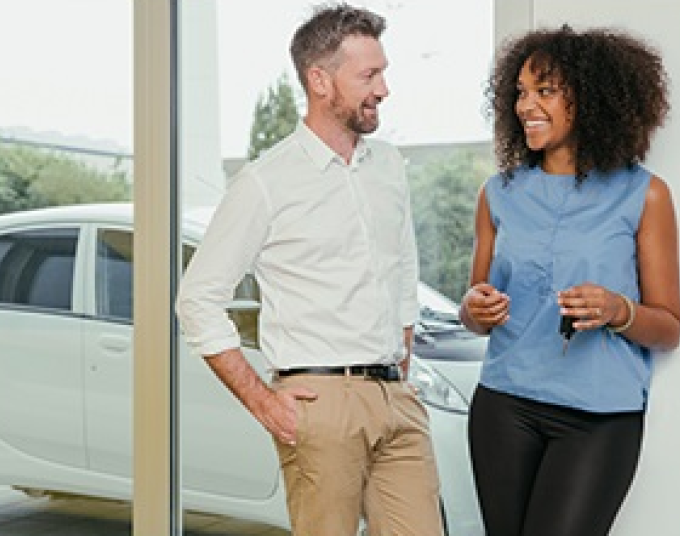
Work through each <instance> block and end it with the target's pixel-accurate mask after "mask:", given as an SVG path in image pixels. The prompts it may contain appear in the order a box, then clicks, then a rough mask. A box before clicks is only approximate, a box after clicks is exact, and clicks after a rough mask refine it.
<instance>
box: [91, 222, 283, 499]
mask: <svg viewBox="0 0 680 536" xmlns="http://www.w3.org/2000/svg"><path fill="white" fill-rule="evenodd" d="M94 241H95V245H94V247H93V248H92V253H93V256H94V259H93V262H92V263H91V264H92V267H93V269H94V277H93V278H92V281H93V283H94V289H93V291H92V297H93V301H94V310H95V314H94V318H93V320H92V322H91V323H90V326H89V327H88V328H87V329H86V331H85V332H84V335H83V338H84V341H85V343H84V345H85V352H84V353H85V355H86V356H87V357H86V359H87V365H88V366H87V381H86V407H87V411H86V422H87V444H88V449H89V455H90V460H91V464H92V468H93V469H95V470H97V471H102V472H106V473H112V474H115V475H119V476H130V475H131V473H132V359H133V353H132V352H133V340H132V336H133V332H132V310H133V293H132V268H133V236H132V232H131V231H130V230H129V229H122V228H119V229H115V228H107V227H101V228H99V229H97V231H96V233H95V236H94ZM193 249H194V248H193V246H191V245H185V246H184V248H183V256H184V265H186V264H187V262H188V260H189V258H190V256H191V254H192V252H193ZM254 284H255V282H254V279H252V277H251V276H248V279H247V282H244V283H243V284H242V285H241V286H240V287H239V289H241V290H239V293H238V294H239V296H240V297H241V296H242V298H239V299H237V300H236V301H235V303H234V308H235V309H234V310H235V311H236V312H235V313H230V314H233V315H234V316H235V317H237V321H238V323H239V324H240V325H241V326H242V327H243V337H244V344H247V345H249V346H251V347H255V346H256V342H255V341H254V339H256V338H257V331H256V330H257V328H256V325H257V313H258V312H259V302H258V301H256V300H254V299H252V297H253V296H254V295H255V293H256V290H253V285H254ZM255 288H256V287H255ZM245 289H248V290H247V294H248V298H249V299H246V297H245V293H246V290H245ZM246 309H247V310H248V311H249V312H248V314H246V313H245V312H244V311H245V310H246ZM246 317H247V320H246V319H245V318H246ZM246 352H247V353H248V354H249V357H250V358H251V359H252V360H253V363H254V366H255V367H256V368H257V369H258V370H259V371H260V372H261V373H263V374H264V366H263V363H262V358H261V356H260V355H259V351H257V350H255V349H254V348H246ZM179 354H180V355H179V360H180V361H179V367H180V374H179V386H180V426H181V431H180V434H181V449H180V453H181V463H182V479H183V488H184V489H185V490H191V491H199V492H202V493H211V494H216V495H220V496H226V497H238V498H251V499H252V498H265V497H268V496H269V495H271V493H272V492H273V490H274V488H275V486H276V483H277V479H278V463H277V460H276V453H275V450H274V447H273V445H272V443H271V440H270V439H269V437H268V436H267V434H266V433H265V432H264V430H262V428H261V426H260V425H259V424H258V423H257V422H256V421H255V420H254V419H253V418H252V417H251V416H250V414H249V413H248V412H247V411H245V410H244V409H243V408H242V407H241V404H240V403H239V402H238V401H237V400H236V399H235V398H234V397H233V396H232V395H231V394H230V393H229V392H228V391H227V389H226V388H225V387H223V386H222V385H221V384H220V383H219V381H218V380H217V379H216V377H215V376H214V375H213V374H212V372H211V371H210V369H209V368H208V367H207V366H206V364H205V363H204V362H203V359H202V358H201V357H199V356H196V355H193V354H190V352H189V350H188V348H187V347H186V345H185V344H184V343H183V341H180V351H179ZM246 455H247V456H246Z"/></svg>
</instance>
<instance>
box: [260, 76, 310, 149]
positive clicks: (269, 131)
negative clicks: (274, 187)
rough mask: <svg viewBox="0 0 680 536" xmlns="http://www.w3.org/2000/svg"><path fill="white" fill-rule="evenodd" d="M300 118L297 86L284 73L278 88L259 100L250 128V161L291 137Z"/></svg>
mask: <svg viewBox="0 0 680 536" xmlns="http://www.w3.org/2000/svg"><path fill="white" fill-rule="evenodd" d="M299 117H300V115H299V113H298V111H297V106H296V104H295V97H294V93H293V87H292V86H291V84H290V82H289V81H288V77H287V76H286V74H285V73H284V74H283V75H281V76H280V77H279V79H278V81H277V82H276V84H275V86H274V87H271V86H270V87H269V89H268V90H267V93H266V96H260V98H259V99H258V101H257V105H256V106H255V112H254V113H253V124H252V126H251V127H250V147H249V148H248V160H254V159H255V158H257V157H258V156H259V155H260V153H261V152H262V151H265V150H267V149H269V148H270V147H271V146H273V145H274V144H275V143H276V142H278V141H279V140H281V139H282V138H284V137H286V136H287V135H288V134H290V133H291V132H292V131H293V130H294V129H295V125H296V124H297V122H298V119H299Z"/></svg>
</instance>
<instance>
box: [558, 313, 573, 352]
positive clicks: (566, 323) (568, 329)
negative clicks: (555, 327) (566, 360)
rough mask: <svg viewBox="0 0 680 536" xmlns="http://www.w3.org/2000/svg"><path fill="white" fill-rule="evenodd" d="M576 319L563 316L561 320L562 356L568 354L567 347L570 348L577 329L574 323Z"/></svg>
mask: <svg viewBox="0 0 680 536" xmlns="http://www.w3.org/2000/svg"><path fill="white" fill-rule="evenodd" d="M575 321H576V319H575V318H574V317H573V316H562V318H561V319H560V335H562V355H565V354H566V353H567V347H568V346H569V341H570V340H571V337H572V335H573V334H574V333H576V329H575V328H574V322H575Z"/></svg>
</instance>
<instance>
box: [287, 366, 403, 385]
mask: <svg viewBox="0 0 680 536" xmlns="http://www.w3.org/2000/svg"><path fill="white" fill-rule="evenodd" d="M276 374H277V375H278V376H280V377H281V378H285V377H286V376H294V375H295V374H318V375H322V376H362V377H363V378H366V379H370V380H382V381H385V382H397V381H400V380H401V369H400V368H399V366H398V365H350V366H347V367H299V368H292V369H286V370H279V371H277V372H276Z"/></svg>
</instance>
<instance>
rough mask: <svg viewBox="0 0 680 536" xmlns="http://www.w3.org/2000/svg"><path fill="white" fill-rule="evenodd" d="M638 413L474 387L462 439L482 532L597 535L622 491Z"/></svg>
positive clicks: (630, 470)
mask: <svg viewBox="0 0 680 536" xmlns="http://www.w3.org/2000/svg"><path fill="white" fill-rule="evenodd" d="M643 422H644V418H643V413H642V412H641V411H640V412H626V413H614V414H605V415H602V414H594V413H589V412H584V411H579V410H574V409H569V408H563V407H559V406H554V405H550V404H543V403H540V402H534V401H531V400H526V399H522V398H518V397H514V396H510V395H505V394H501V393H498V392H495V391H492V390H490V389H487V388H485V387H481V386H480V387H478V388H477V391H476V392H475V395H474V398H473V401H472V407H471V409H470V422H469V440H470V449H471V453H472V466H473V471H474V476H475V484H476V487H477V494H478V497H479V503H480V507H481V510H482V517H483V519H484V524H485V527H486V534H487V536H604V535H606V534H607V533H608V532H609V528H610V527H611V524H612V522H613V521H614V517H615V516H616V513H617V512H618V510H619V507H620V506H621V503H622V501H623V499H624V497H625V496H626V493H627V492H628V488H629V487H630V484H631V482H632V480H633V475H634V474H635V468H636V466H637V462H638V457H639V453H640V444H641V440H642V429H643Z"/></svg>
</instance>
